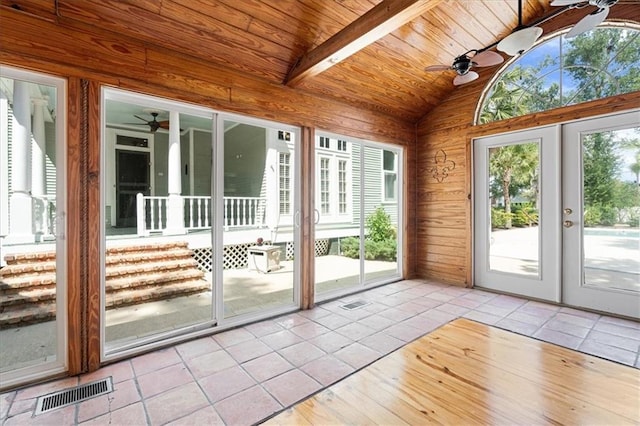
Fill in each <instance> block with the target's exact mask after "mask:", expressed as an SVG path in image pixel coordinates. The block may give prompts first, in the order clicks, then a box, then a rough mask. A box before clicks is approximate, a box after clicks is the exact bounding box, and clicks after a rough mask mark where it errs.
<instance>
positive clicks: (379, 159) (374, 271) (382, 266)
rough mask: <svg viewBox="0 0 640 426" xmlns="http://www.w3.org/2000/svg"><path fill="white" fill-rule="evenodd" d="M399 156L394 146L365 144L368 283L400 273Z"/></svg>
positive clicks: (365, 273) (365, 227)
mask: <svg viewBox="0 0 640 426" xmlns="http://www.w3.org/2000/svg"><path fill="white" fill-rule="evenodd" d="M399 157H400V156H399V154H398V152H396V151H395V150H391V149H383V148H379V147H377V146H365V147H364V162H363V164H364V170H363V172H364V175H365V176H366V178H365V185H364V197H363V198H364V229H365V237H364V281H365V282H367V283H375V282H376V281H379V280H380V279H384V278H388V277H389V276H390V275H391V276H392V275H399V270H398V247H399V245H398V236H399V233H398V215H399V213H400V212H401V209H400V206H401V203H400V198H401V195H400V191H399V189H400V186H399V180H398V177H399V176H401V174H400V170H399V167H400V164H401V163H400V161H399V160H400V158H399Z"/></svg>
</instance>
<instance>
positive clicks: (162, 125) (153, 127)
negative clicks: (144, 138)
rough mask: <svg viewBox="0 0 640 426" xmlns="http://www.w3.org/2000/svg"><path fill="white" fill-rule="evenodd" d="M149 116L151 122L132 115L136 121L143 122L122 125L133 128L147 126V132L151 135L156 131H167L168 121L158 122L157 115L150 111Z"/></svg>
mask: <svg viewBox="0 0 640 426" xmlns="http://www.w3.org/2000/svg"><path fill="white" fill-rule="evenodd" d="M149 114H151V117H153V118H152V119H151V120H147V119H144V118H142V117H140V116H139V115H135V114H134V115H133V116H134V117H135V118H137V119H138V120H142V121H144V123H124V124H132V125H134V126H149V131H150V132H151V133H155V132H157V131H158V129H167V130H169V120H162V121H158V115H159V113H158V112H156V111H150V112H149Z"/></svg>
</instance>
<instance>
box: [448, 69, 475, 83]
mask: <svg viewBox="0 0 640 426" xmlns="http://www.w3.org/2000/svg"><path fill="white" fill-rule="evenodd" d="M478 77H480V76H479V75H478V73H477V72H475V71H469V72H468V73H466V74H465V75H457V76H456V78H454V79H453V85H454V86H460V85H461V84H466V83H470V82H472V81H473V80H476V79H477V78H478Z"/></svg>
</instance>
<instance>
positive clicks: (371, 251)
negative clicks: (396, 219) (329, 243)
mask: <svg viewBox="0 0 640 426" xmlns="http://www.w3.org/2000/svg"><path fill="white" fill-rule="evenodd" d="M365 226H366V236H365V239H364V257H365V259H366V260H385V261H392V262H393V261H395V260H396V257H397V256H396V253H397V247H398V241H397V238H396V236H397V230H396V228H395V226H393V223H391V217H390V216H389V215H388V214H387V213H386V212H385V211H384V208H382V207H378V208H377V209H376V210H375V211H374V212H373V213H371V214H370V215H369V216H367V218H366V220H365ZM340 248H341V250H342V255H343V256H346V257H349V258H352V259H359V258H360V238H357V237H347V238H343V239H342V240H340Z"/></svg>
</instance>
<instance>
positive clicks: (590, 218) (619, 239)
mask: <svg viewBox="0 0 640 426" xmlns="http://www.w3.org/2000/svg"><path fill="white" fill-rule="evenodd" d="M582 150H583V152H582V159H583V196H584V200H583V201H584V206H583V218H584V229H583V253H584V284H585V285H588V286H594V287H601V288H610V289H619V290H624V291H634V292H640V227H639V225H638V222H639V219H640V186H639V184H638V182H639V176H640V128H635V129H624V130H616V131H607V132H599V133H592V134H588V135H583V136H582Z"/></svg>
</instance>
